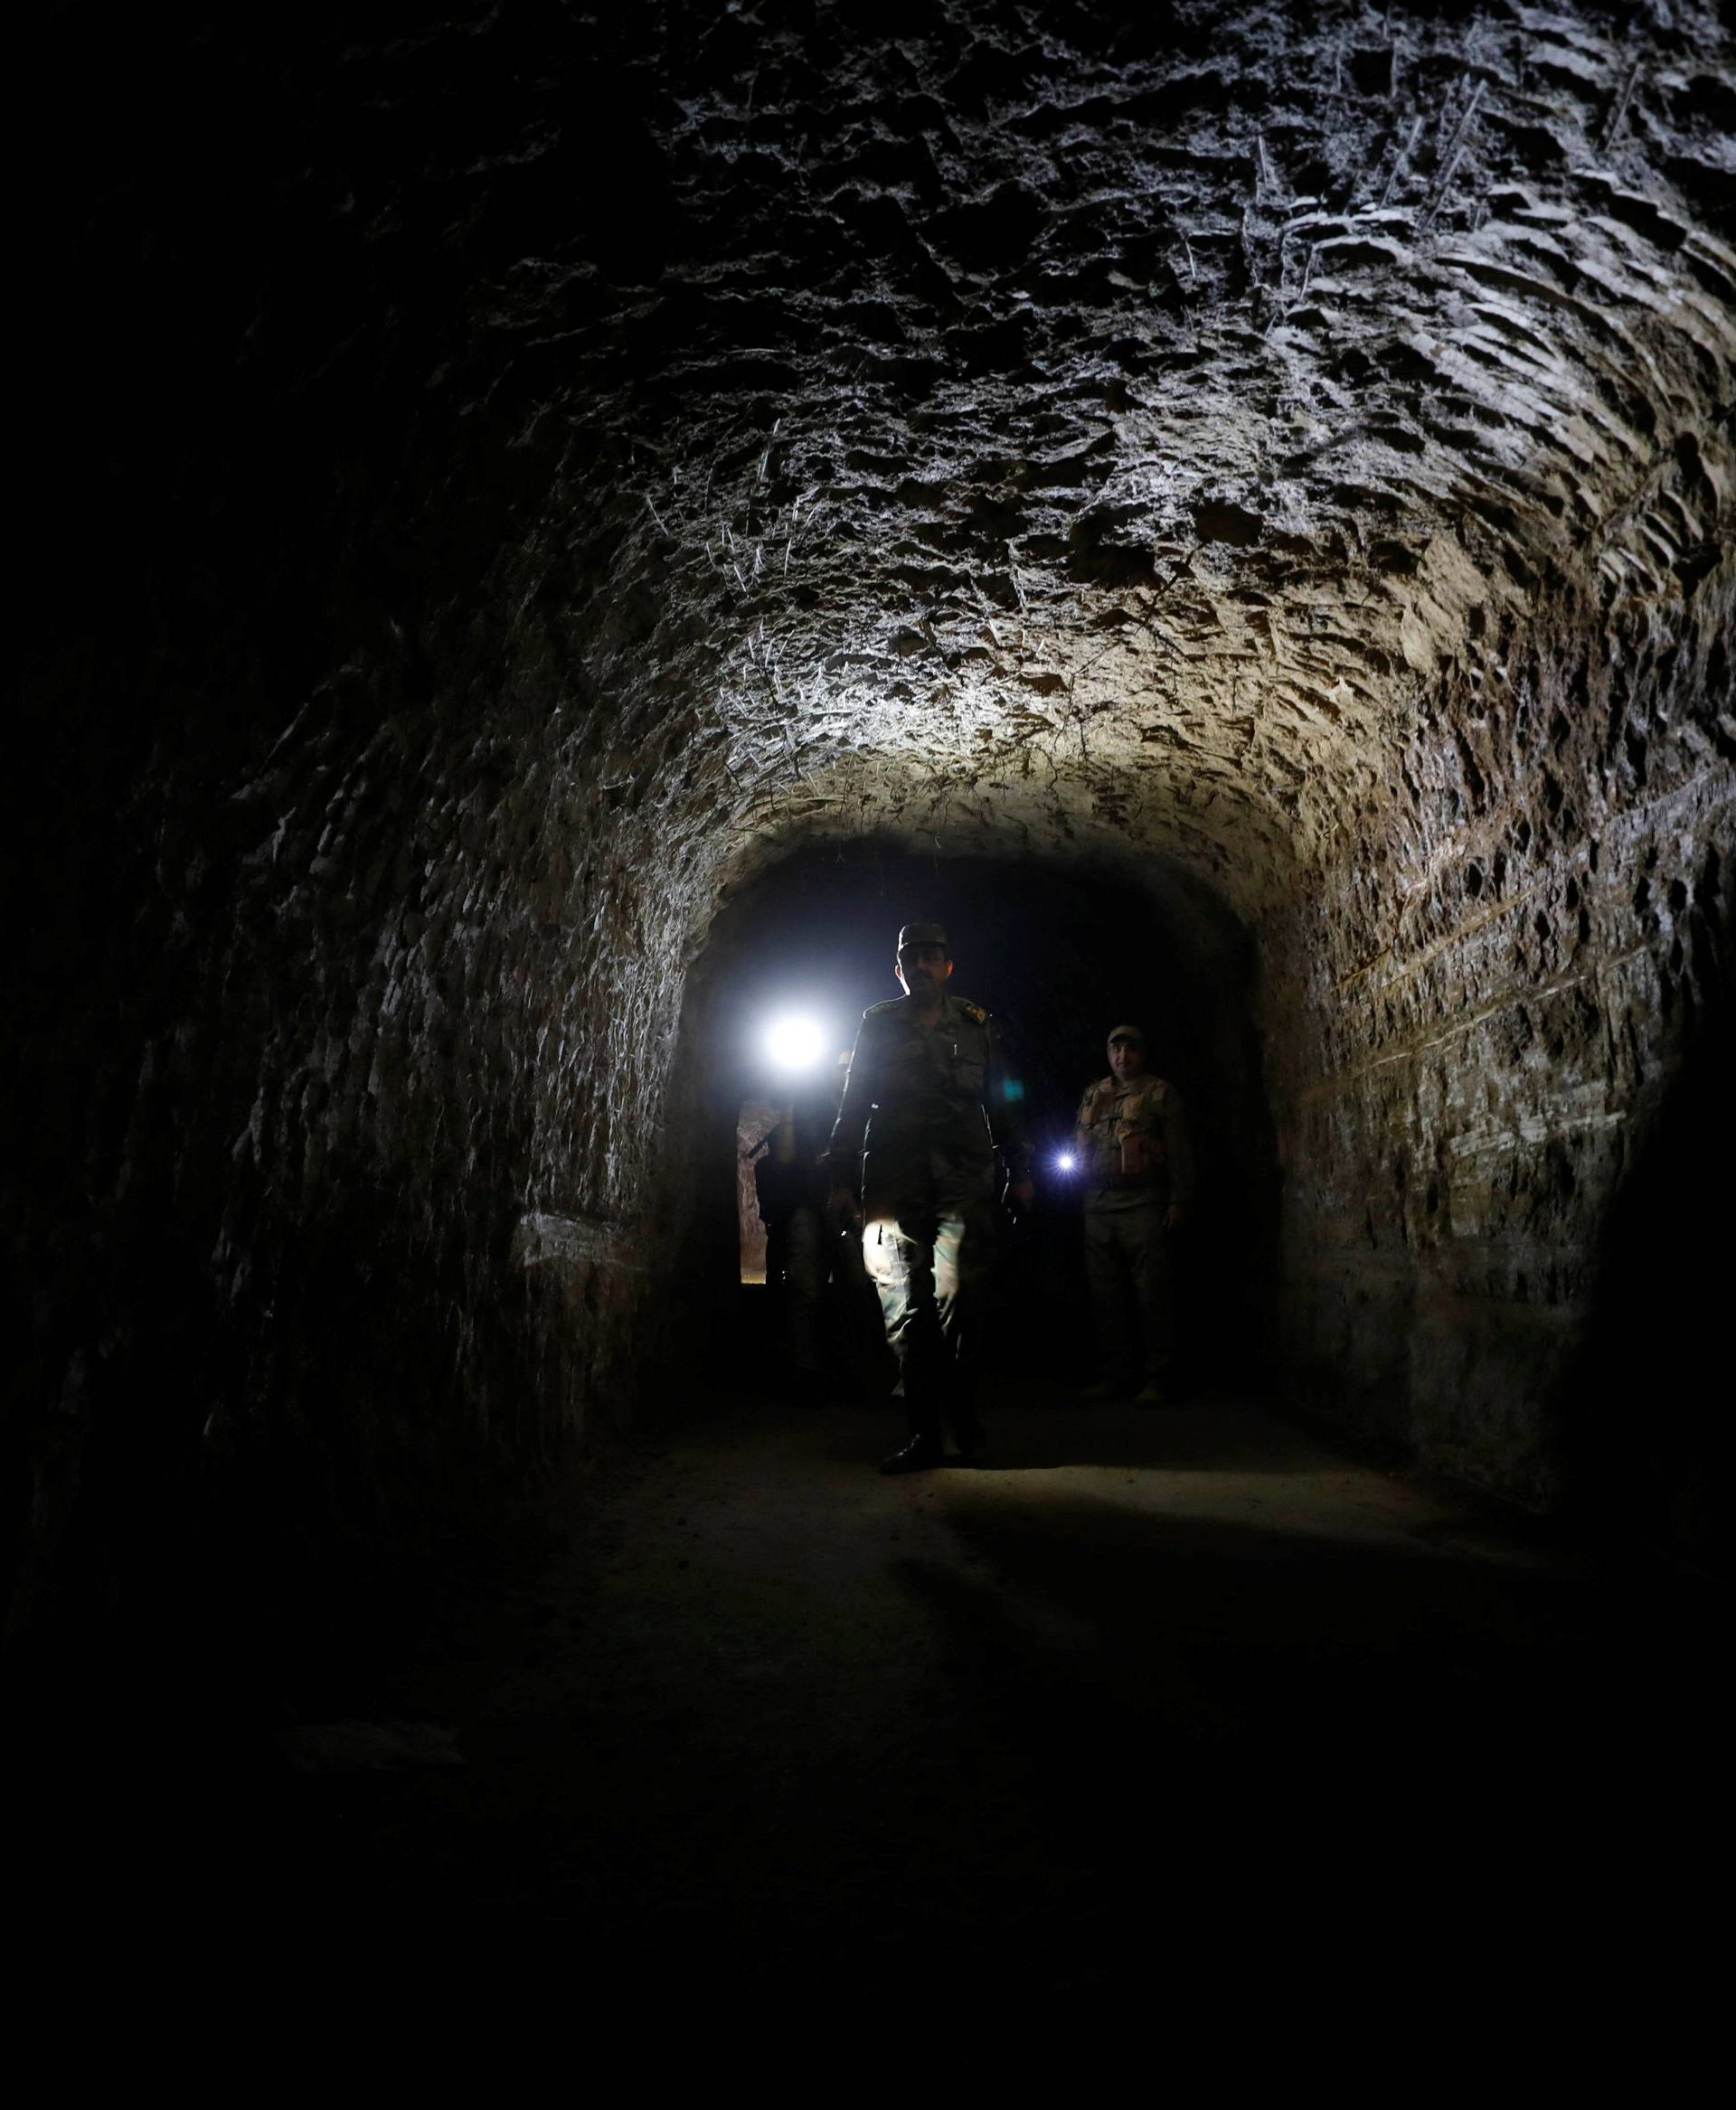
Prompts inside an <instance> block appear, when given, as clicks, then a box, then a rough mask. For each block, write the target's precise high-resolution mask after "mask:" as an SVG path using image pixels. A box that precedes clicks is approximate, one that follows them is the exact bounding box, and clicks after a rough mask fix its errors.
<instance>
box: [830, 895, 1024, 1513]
mask: <svg viewBox="0 0 1736 2110" xmlns="http://www.w3.org/2000/svg"><path fill="white" fill-rule="evenodd" d="M896 972H897V975H898V979H899V982H900V983H901V985H902V987H903V989H904V994H903V996H902V997H894V998H893V999H892V1001H891V1002H890V1003H876V1004H875V1005H873V1007H872V1009H870V1010H868V1011H865V1012H864V1013H863V1016H862V1027H861V1030H860V1031H859V1032H858V1033H857V1035H856V1046H855V1052H854V1054H853V1055H852V1057H851V1059H850V1075H849V1077H848V1079H847V1080H846V1081H845V1084H844V1099H843V1103H842V1104H841V1106H840V1107H839V1108H838V1119H837V1125H836V1126H835V1128H834V1129H833V1131H832V1153H831V1168H832V1200H831V1202H830V1205H829V1206H830V1210H831V1213H832V1217H833V1220H834V1221H835V1222H836V1223H838V1224H839V1225H841V1226H842V1225H844V1224H845V1223H848V1222H850V1221H853V1220H854V1221H856V1222H859V1223H861V1224H862V1227H863V1228H862V1247H863V1259H864V1260H865V1261H866V1263H867V1267H868V1273H869V1275H870V1276H872V1277H873V1284H874V1287H875V1288H876V1290H878V1292H879V1293H880V1308H881V1312H882V1316H883V1317H884V1319H885V1322H886V1333H887V1338H888V1339H889V1340H890V1341H891V1342H892V1352H893V1353H894V1355H896V1357H897V1358H898V1367H899V1374H900V1376H901V1378H902V1380H903V1382H904V1405H905V1410H906V1413H907V1414H908V1416H909V1418H910V1441H909V1442H908V1443H907V1444H905V1446H904V1447H903V1448H902V1449H901V1450H898V1451H894V1452H893V1453H892V1455H891V1456H890V1457H889V1458H885V1459H882V1462H881V1468H880V1469H881V1471H882V1473H916V1472H920V1471H921V1470H922V1469H923V1467H925V1466H928V1465H939V1464H940V1463H941V1462H942V1460H943V1458H944V1456H945V1451H944V1448H943V1445H942V1441H941V1425H942V1423H943V1421H944V1422H948V1423H950V1425H951V1427H952V1432H953V1436H954V1437H955V1438H956V1440H957V1442H958V1448H959V1451H960V1453H961V1454H962V1455H963V1456H964V1458H965V1459H966V1461H967V1463H972V1464H974V1463H977V1461H979V1460H980V1459H981V1457H982V1455H983V1450H984V1440H983V1430H982V1424H981V1422H980V1420H979V1419H978V1418H977V1398H976V1361H977V1357H976V1347H977V1343H976V1340H975V1338H974V1333H973V1329H974V1328H975V1327H976V1326H977V1324H978V1323H980V1320H981V1315H982V1310H981V1307H982V1302H983V1296H982V1293H983V1288H984V1284H985V1278H986V1274H987V1271H988V1266H989V1255H990V1248H991V1245H992V1242H993V1239H994V1230H995V1214H994V1211H995V1150H996V1149H999V1150H1000V1151H1001V1153H1002V1154H1003V1155H1004V1157H1005V1161H1006V1164H1007V1173H1008V1178H1009V1182H1010V1184H1009V1188H1008V1192H1009V1193H1010V1194H1011V1195H1012V1197H1013V1199H1014V1201H1017V1202H1018V1203H1019V1204H1020V1205H1021V1206H1028V1205H1029V1203H1030V1201H1031V1171H1030V1158H1031V1154H1030V1149H1029V1146H1028V1145H1027V1144H1026V1143H1025V1140H1024V1131H1023V1127H1022V1126H1021V1123H1020V1121H1019V1118H1018V1111H1017V1107H1016V1105H1015V1104H1014V1100H1015V1098H1016V1093H1009V1091H1008V1090H1007V1088H1006V1085H1007V1080H1006V1078H1005V1072H1004V1069H1003V1067H1002V1060H1001V1051H1000V1046H999V1042H998V1041H997V1039H996V1036H995V1029H994V1026H993V1023H992V1022H991V1021H990V1019H989V1015H988V1013H986V1011H984V1010H982V1009H981V1008H980V1006H978V1005H977V1004H975V1003H966V1002H965V1001H964V1000H963V999H962V998H961V997H957V996H949V995H948V994H947V983H948V978H949V977H950V975H951V974H952V957H951V953H950V949H949V947H948V943H947V934H946V932H945V931H944V930H943V929H942V928H940V926H939V924H938V923H907V924H906V925H905V926H904V928H903V929H902V930H901V931H900V932H899V934H898V960H897V966H896ZM864 1140H865V1146H866V1156H865V1157H864V1156H863V1148H864ZM859 1164H860V1165H861V1168H862V1185H863V1195H862V1207H861V1209H860V1210H858V1209H857V1206H856V1201H855V1196H854V1191H853V1190H854V1182H855V1179H856V1175H857V1168H858V1165H859Z"/></svg>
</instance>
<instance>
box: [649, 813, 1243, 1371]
mask: <svg viewBox="0 0 1736 2110" xmlns="http://www.w3.org/2000/svg"><path fill="white" fill-rule="evenodd" d="M916 918H937V919H939V921H940V922H942V923H944V925H945V926H946V928H947V931H948V936H949V937H950V940H951V945H952V951H953V955H954V959H955V962H956V967H955V972H954V975H953V982H952V988H953V990H954V992H955V993H956V994H958V995H961V996H964V997H967V998H968V999H969V1000H971V1001H972V1002H974V1003H980V1004H982V1005H984V1006H985V1007H986V1009H987V1010H989V1011H990V1012H991V1013H993V1014H994V1016H995V1020H996V1021H997V1022H998V1024H999V1026H1000V1027H1001V1029H1002V1031H1003V1033H1004V1035H1005V1040H1006V1042H1007V1045H1008V1049H1009V1053H1010V1060H1011V1062H1012V1064H1013V1065H1014V1067H1015V1069H1016V1072H1017V1074H1018V1076H1019V1079H1020V1081H1021V1082H1022V1084H1023V1086H1024V1115H1025V1122H1026V1126H1027V1128H1028V1130H1029V1133H1030V1135H1031V1137H1032V1140H1033V1144H1034V1145H1035V1149H1036V1185H1037V1193H1038V1207H1037V1210H1035V1212H1034V1213H1033V1217H1032V1219H1031V1220H1028V1221H1027V1222H1024V1223H1023V1224H1020V1225H1018V1226H1016V1227H1014V1225H1012V1224H1011V1222H1010V1221H1009V1220H1005V1218H1004V1219H1003V1223H1002V1231H1003V1236H1002V1239H1001V1246H1000V1252H999V1256H998V1263H999V1264H998V1266H997V1268H996V1285H997V1289H996V1297H995V1305H996V1308H995V1313H994V1314H993V1318H992V1321H991V1325H990V1335H989V1341H988V1343H987V1345H986V1361H988V1363H989V1365H990V1367H991V1368H999V1369H1000V1370H1002V1371H1022V1372H1024V1373H1026V1374H1041V1375H1042V1376H1043V1377H1044V1378H1047V1379H1053V1380H1057V1381H1065V1380H1069V1379H1071V1378H1075V1377H1078V1376H1081V1375H1083V1374H1084V1373H1085V1372H1086V1371H1088V1369H1089V1364H1090V1332H1089V1329H1090V1320H1089V1314H1088V1313H1087V1310H1086V1306H1085V1302H1084V1283H1083V1272H1082V1265H1081V1258H1080V1249H1079V1248H1080V1192H1079V1189H1078V1184H1077V1182H1074V1181H1071V1180H1070V1179H1069V1178H1068V1177H1067V1175H1066V1174H1065V1173H1062V1172H1061V1171H1060V1170H1059V1169H1058V1167H1057V1163H1056V1160H1057V1157H1058V1155H1059V1154H1060V1152H1061V1146H1062V1144H1064V1141H1065V1139H1066V1137H1067V1135H1068V1134H1069V1133H1070V1131H1071V1122H1072V1116H1073V1112H1074V1109H1075V1107H1077V1105H1078V1102H1079V1097H1080V1092H1081V1091H1082V1089H1083V1088H1084V1087H1085V1085H1086V1084H1088V1083H1089V1082H1090V1081H1091V1080H1092V1079H1096V1078H1099V1077H1101V1076H1103V1075H1104V1074H1105V1072H1106V1070H1107V1069H1108V1061H1107V1056H1106V1051H1105V1041H1106V1038H1107V1035H1108V1032H1109V1028H1110V1026H1111V1025H1113V1024H1115V1023H1116V1022H1118V1021H1121V1020H1127V1019H1131V1020H1135V1021H1137V1022H1139V1023H1140V1024H1142V1025H1143V1026H1144V1028H1145V1030H1146V1032H1147V1034H1148V1035H1149V1037H1150V1044H1151V1067H1152V1069H1154V1070H1155V1071H1156V1073H1157V1074H1159V1075H1161V1076H1163V1077H1165V1078H1167V1079H1169V1080H1170V1081H1171V1082H1173V1083H1174V1084H1175V1086H1176V1087H1177V1088H1178V1089H1179V1090H1180V1091H1181V1092H1182V1094H1183V1095H1184V1100H1185V1103H1186V1106H1187V1108H1188V1112H1189V1116H1190V1121H1191V1125H1192V1130H1193V1134H1194V1145H1195V1151H1196V1154H1197V1156H1198V1159H1199V1163H1200V1174H1201V1177H1200V1197H1199V1204H1198V1207H1197V1209H1196V1210H1195V1212H1194V1220H1193V1221H1192V1223H1191V1225H1190V1227H1189V1229H1188V1232H1187V1234H1186V1236H1185V1238H1184V1239H1182V1240H1180V1241H1179V1250H1178V1252H1177V1256H1176V1275H1177V1291H1178V1303H1179V1308H1180V1309H1181V1311H1182V1312H1183V1313H1184V1314H1185V1317H1184V1328H1183V1337H1182V1340H1181V1342H1180V1344H1179V1353H1180V1357H1181V1363H1182V1369H1181V1371H1180V1376H1181V1378H1182V1380H1183V1381H1184V1382H1186V1383H1187V1384H1189V1385H1191V1386H1193V1387H1195V1388H1198V1389H1217V1388H1221V1387H1224V1386H1241V1385H1249V1384H1257V1383H1260V1382H1262V1381H1264V1380H1267V1379H1269V1376H1270V1373H1271V1366H1272V1358H1273V1352H1274V1351H1273V1305H1274V1290H1275V1276H1276V1267H1277V1240H1278V1160H1277V1149H1276V1142H1275V1136H1274V1131H1273V1125H1272V1119H1271V1115H1270V1111H1269V1107H1268V1105H1267V1100H1266V1096H1265V1088H1264V1082H1263V1078H1262V1069H1261V1051H1260V1039H1259V1035H1258V1032H1257V1031H1256V1029H1255V1025H1254V1022H1253V1015H1252V1009H1251V1002H1252V994H1253V979H1254V973H1255V952H1254V947H1253V944H1252V941H1251V938H1250V934H1249V933H1248V931H1247V930H1246V929H1245V928H1244V927H1243V926H1242V925H1241V923H1240V922H1238V921H1237V919H1236V918H1234V917H1233V916H1231V914H1230V912H1229V911H1228V910H1227V909H1225V908H1223V906H1222V904H1221V903H1220V902H1219V901H1217V900H1216V899H1215V898H1214V897H1212V895H1211V894H1209V893H1208V892H1207V891H1205V890H1204V889H1203V888H1202V887H1201V886H1200V885H1199V884H1198V883H1197V882H1196V881H1193V880H1191V879H1190V878H1188V877H1187V876H1186V875H1184V874H1181V873H1178V872H1177V871H1175V870H1173V869H1172V868H1170V867H1168V866H1166V865H1165V864H1163V863H1161V862H1157V861H1155V860H1154V861H1149V862H1146V863H1145V864H1143V865H1140V866H1138V867H1136V868H1129V869H1127V870H1119V869H1109V868H1108V867H1106V866H1103V865H1100V864H1094V863H1093V864H1088V863H1083V862H1079V863H1069V862H1061V861H1060V860H1049V859H1034V858H1032V857H1029V856H1023V855H1021V856H1016V857H1015V856H1013V855H972V856H958V857H952V856H946V857H943V856H940V855H939V854H936V853H933V852H930V853H928V854H924V853H922V852H920V851H915V850H912V849H911V848H910V847H909V846H907V845H901V844H898V843H891V842H886V841H882V840H877V839H873V838H869V839H863V840H857V841H852V842H845V843H828V844H826V845H824V846H821V847H816V848H809V849H804V850H800V851H797V852H794V853H792V854H791V855H789V856H788V857H787V858H786V859H784V860H783V861H781V862H778V863H777V864H776V865H774V866H773V867H771V868H770V869H769V870H767V871H762V872H760V874H758V875H756V877H755V878H754V879H753V880H752V881H750V882H749V883H748V884H746V885H745V886H744V887H743V888H742V889H741V891H740V892H739V894H738V895H737V896H736V898H735V899H733V900H729V901H727V902H726V904H725V906H724V908H723V909H722V911H721V912H720V914H719V916H718V918H717V919H716V921H715V923H714V925H713V926H712V931H711V934H710V937H709V941H708V944H707V946H706V949H705V952H704V954H703V957H702V959H701V960H700V962H699V964H698V965H697V966H696V967H695V969H694V971H693V979H692V982H691V984H690V990H689V995H688V1001H687V1005H686V1011H685V1014H684V1030H683V1036H682V1041H683V1065H684V1068H685V1069H688V1070H689V1071H690V1073H692V1074H695V1075H697V1076H698V1077H699V1078H700V1079H701V1080H702V1081H701V1086H700V1089H699V1090H698V1091H697V1092H695V1093H694V1094H693V1095H692V1096H691V1097H690V1099H689V1102H688V1104H689V1109H690V1110H689V1113H688V1116H687V1118H688V1120H689V1121H690V1122H691V1123H692V1126H693V1133H692V1135H691V1137H690V1138H689V1139H688V1140H687V1142H686V1143H685V1144H684V1145H683V1146H682V1147H683V1148H684V1151H686V1152H687V1153H689V1154H690V1155H691V1163H692V1166H693V1176H694V1179H695V1182H696V1185H697V1189H698V1206H697V1210H696V1215H695V1221H694V1226H693V1234H692V1237H691V1239H690V1240H689V1244H688V1250H687V1254H686V1257H685V1269H684V1271H685V1273H686V1275H687V1279H688V1281H689V1283H690V1285H691V1286H692V1288H693V1290H694V1291H695V1292H697V1293H698V1295H699V1296H700V1297H701V1298H702V1299H703V1302H704V1304H705V1305H707V1306H708V1307H709V1308H710V1309H711V1310H712V1312H713V1313H715V1314H717V1315H718V1318H719V1320H720V1321H721V1322H722V1323H724V1325H725V1327H726V1328H727V1326H728V1323H729V1321H728V1314H729V1312H730V1310H731V1306H732V1305H733V1303H734V1302H735V1301H736V1300H735V1299H734V1298H733V1297H732V1295H731V1292H732V1291H733V1290H734V1286H735V1285H736V1283H737V1281H738V1278H739V1270H740V1248H739V1230H738V1223H739V1218H738V1195H739V1191H740V1187H739V1158H738V1135H737V1129H738V1118H739V1116H740V1114H741V1108H742V1107H743V1105H744V1104H746V1103H750V1102H764V1101H767V1100H769V1099H775V1098H776V1097H777V1094H778V1079H777V1074H776V1072H775V1071H774V1070H773V1069H772V1067H771V1065H770V1063H769V1059H768V1056H767V1053H766V1050H765V1034H766V1031H767V1028H768V1026H769V1023H770V1022H772V1021H774V1020H776V1019H778V1018H779V1017H783V1016H786V1015H788V1014H792V1013H794V1014H801V1015H804V1016H807V1017H811V1018H813V1019H814V1020H815V1021H816V1022H817V1023H818V1024H819V1026H820V1027H821V1029H822V1032H823V1038H824V1042H825V1045H826V1048H827V1049H828V1050H837V1049H843V1048H847V1047H849V1046H850V1044H851V1042H852V1041H853V1039H854V1033H855V1029H856V1025H857V1022H858V1021H859V1019H860V1016H861V1013H862V1012H863V1010H864V1009H865V1008H866V1007H867V1006H868V1005H869V1004H872V1003H880V1002H882V1001H883V1000H884V999H886V998H888V997H895V996H897V995H898V994H900V992H899V988H898V984H897V982H896V980H895V979H894V977H893V973H892V962H893V955H894V951H895V948H896V944H897V935H898V931H899V928H900V926H901V924H903V923H905V922H907V921H910V920H913V919H916Z"/></svg>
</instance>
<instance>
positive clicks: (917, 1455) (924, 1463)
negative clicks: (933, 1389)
mask: <svg viewBox="0 0 1736 2110" xmlns="http://www.w3.org/2000/svg"><path fill="white" fill-rule="evenodd" d="M904 1411H905V1414H906V1416H907V1417H908V1418H909V1420H910V1441H909V1442H908V1443H907V1444H905V1445H904V1446H903V1447H902V1448H901V1450H896V1451H894V1452H893V1453H892V1455H891V1456H890V1457H886V1458H882V1460H881V1461H880V1469H881V1471H882V1473H924V1472H926V1471H927V1470H928V1469H929V1466H930V1465H945V1463H946V1458H947V1453H946V1446H945V1445H944V1444H942V1442H941V1441H940V1416H939V1410H938V1409H937V1408H936V1406H935V1403H934V1399H933V1396H932V1395H931V1393H930V1392H929V1389H928V1387H927V1386H926V1385H924V1384H923V1383H922V1381H921V1380H920V1378H916V1377H914V1376H913V1373H912V1372H911V1371H910V1370H909V1369H906V1371H905V1372H904Z"/></svg>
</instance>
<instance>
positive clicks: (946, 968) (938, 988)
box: [898, 945, 952, 998]
mask: <svg viewBox="0 0 1736 2110" xmlns="http://www.w3.org/2000/svg"><path fill="white" fill-rule="evenodd" d="M951 972H952V962H951V961H950V960H949V959H948V957H947V948H946V947H945V946H939V945H913V946H911V947H909V949H908V950H907V951H904V952H901V953H900V954H899V956H898V978H899V980H900V981H901V983H902V984H903V985H904V994H905V995H906V996H915V997H918V998H921V997H925V996H926V997H932V996H939V995H940V994H942V992H943V991H944V990H945V988H946V986H947V976H948V975H950V974H951Z"/></svg>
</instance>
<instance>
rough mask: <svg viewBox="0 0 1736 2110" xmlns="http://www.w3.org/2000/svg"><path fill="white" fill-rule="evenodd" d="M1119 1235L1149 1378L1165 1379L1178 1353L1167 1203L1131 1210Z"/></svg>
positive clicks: (1150, 1203)
mask: <svg viewBox="0 0 1736 2110" xmlns="http://www.w3.org/2000/svg"><path fill="white" fill-rule="evenodd" d="M1117 1236H1118V1239H1119V1240H1120V1245H1121V1250H1122V1253H1123V1254H1124V1256H1125V1257H1126V1259H1127V1276H1128V1279H1129V1280H1130V1282H1131V1283H1132V1286H1133V1296H1134V1303H1135V1305H1137V1309H1138V1313H1139V1331H1140V1333H1141V1334H1142V1335H1143V1336H1144V1338H1143V1340H1142V1342H1141V1347H1142V1349H1143V1351H1144V1357H1143V1362H1144V1369H1145V1374H1146V1378H1147V1379H1151V1380H1156V1381H1157V1382H1159V1383H1161V1382H1162V1380H1163V1378H1164V1376H1165V1372H1166V1371H1168V1369H1169V1366H1170V1362H1171V1361H1172V1359H1173V1357H1174V1354H1175V1298H1174V1294H1173V1291H1172V1287H1171V1281H1170V1272H1169V1233H1168V1232H1167V1231H1166V1230H1165V1229H1164V1210H1163V1206H1162V1204H1161V1203H1160V1202H1158V1201H1155V1200H1154V1201H1148V1202H1141V1203H1140V1205H1139V1207H1138V1208H1137V1209H1129V1210H1127V1211H1126V1212H1125V1214H1124V1217H1123V1220H1122V1222H1121V1224H1120V1225H1119V1226H1118V1231H1117Z"/></svg>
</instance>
